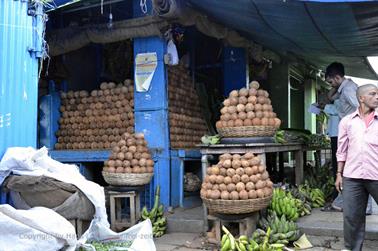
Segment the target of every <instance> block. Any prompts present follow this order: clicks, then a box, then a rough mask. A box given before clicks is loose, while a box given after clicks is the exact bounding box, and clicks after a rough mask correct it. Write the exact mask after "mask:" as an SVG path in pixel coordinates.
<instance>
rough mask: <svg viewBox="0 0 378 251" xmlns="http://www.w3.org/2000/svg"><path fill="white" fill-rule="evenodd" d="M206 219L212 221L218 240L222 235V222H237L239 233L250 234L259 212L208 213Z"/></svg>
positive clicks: (254, 228) (254, 227)
mask: <svg viewBox="0 0 378 251" xmlns="http://www.w3.org/2000/svg"><path fill="white" fill-rule="evenodd" d="M207 219H208V220H210V221H213V222H214V228H215V238H216V239H217V240H218V241H220V240H221V237H222V225H223V224H224V223H238V224H239V235H246V236H248V237H250V236H252V233H253V232H254V231H255V230H256V224H257V221H258V220H259V212H254V213H251V214H247V215H242V216H238V215H232V216H231V215H219V214H217V215H208V216H207Z"/></svg>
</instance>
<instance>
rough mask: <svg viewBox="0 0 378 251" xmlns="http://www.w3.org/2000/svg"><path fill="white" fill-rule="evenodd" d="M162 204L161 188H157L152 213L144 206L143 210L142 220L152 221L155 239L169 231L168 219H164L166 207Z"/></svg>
mask: <svg viewBox="0 0 378 251" xmlns="http://www.w3.org/2000/svg"><path fill="white" fill-rule="evenodd" d="M159 202H160V186H157V188H156V192H155V201H154V206H153V208H152V209H151V211H150V212H148V210H147V207H146V206H144V207H143V209H142V213H141V215H142V219H143V220H147V219H150V221H151V224H152V233H153V235H154V237H161V236H163V235H164V233H165V230H166V229H167V219H166V218H165V217H163V215H164V207H163V205H159Z"/></svg>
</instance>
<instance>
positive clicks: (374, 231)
mask: <svg viewBox="0 0 378 251" xmlns="http://www.w3.org/2000/svg"><path fill="white" fill-rule="evenodd" d="M297 223H298V226H299V228H300V229H301V230H302V232H304V233H306V234H307V235H314V236H332V237H343V214H342V213H339V212H322V211H320V209H313V210H312V214H311V215H308V216H305V217H301V218H299V220H298V222H297ZM365 239H367V240H378V215H376V214H373V215H368V216H366V237H365ZM377 250H378V248H377Z"/></svg>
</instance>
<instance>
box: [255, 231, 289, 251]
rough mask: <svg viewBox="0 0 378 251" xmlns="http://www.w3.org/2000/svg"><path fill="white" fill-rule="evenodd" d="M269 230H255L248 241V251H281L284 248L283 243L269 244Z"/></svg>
mask: <svg viewBox="0 0 378 251" xmlns="http://www.w3.org/2000/svg"><path fill="white" fill-rule="evenodd" d="M271 233H272V231H271V229H270V227H268V229H267V231H266V232H265V231H264V230H261V229H257V230H256V231H255V232H254V233H253V235H252V238H251V239H250V240H249V245H248V251H282V250H283V249H284V247H285V244H283V243H270V239H271Z"/></svg>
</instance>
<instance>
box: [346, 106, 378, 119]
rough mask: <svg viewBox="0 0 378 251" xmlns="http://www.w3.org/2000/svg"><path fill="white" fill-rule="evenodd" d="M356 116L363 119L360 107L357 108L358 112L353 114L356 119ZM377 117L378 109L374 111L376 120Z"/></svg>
mask: <svg viewBox="0 0 378 251" xmlns="http://www.w3.org/2000/svg"><path fill="white" fill-rule="evenodd" d="M356 116H358V117H361V116H360V109H359V107H358V108H357V110H356V111H354V112H353V113H352V118H354V117H356ZM377 117H378V111H377V109H375V111H374V118H377Z"/></svg>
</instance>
